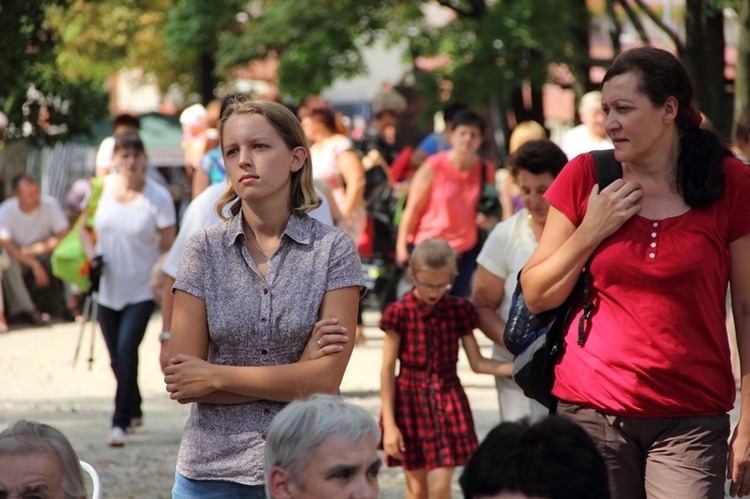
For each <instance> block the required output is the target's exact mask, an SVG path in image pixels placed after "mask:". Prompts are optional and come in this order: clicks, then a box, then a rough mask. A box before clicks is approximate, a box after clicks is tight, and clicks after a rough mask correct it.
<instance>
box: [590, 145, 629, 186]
mask: <svg viewBox="0 0 750 499" xmlns="http://www.w3.org/2000/svg"><path fill="white" fill-rule="evenodd" d="M591 155H592V156H594V164H595V165H596V178H597V182H598V184H599V192H601V191H602V189H604V188H605V187H607V186H608V185H609V184H611V183H612V182H614V181H615V180H617V179H618V178H622V165H621V164H620V162H619V161H617V159H615V150H614V149H605V150H603V151H591Z"/></svg>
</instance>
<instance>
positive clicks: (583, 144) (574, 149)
mask: <svg viewBox="0 0 750 499" xmlns="http://www.w3.org/2000/svg"><path fill="white" fill-rule="evenodd" d="M613 147H614V146H613V145H612V141H611V140H610V139H609V137H605V138H604V139H601V140H596V139H592V138H591V136H590V135H589V131H588V128H587V127H586V125H578V126H577V127H573V128H571V129H570V130H568V131H567V132H565V135H563V138H562V140H560V149H562V150H563V152H564V153H565V155H566V156H567V157H568V159H569V160H571V159H573V158H575V157H576V156H578V155H579V154H583V153H585V152H589V151H599V150H603V149H612V148H613Z"/></svg>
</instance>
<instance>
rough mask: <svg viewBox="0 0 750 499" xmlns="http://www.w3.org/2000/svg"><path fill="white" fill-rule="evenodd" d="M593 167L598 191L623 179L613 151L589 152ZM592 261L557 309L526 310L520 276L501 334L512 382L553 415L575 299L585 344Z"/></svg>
mask: <svg viewBox="0 0 750 499" xmlns="http://www.w3.org/2000/svg"><path fill="white" fill-rule="evenodd" d="M591 154H592V155H593V156H594V162H595V164H596V175H597V179H598V183H599V190H600V191H601V189H604V188H605V187H606V186H607V185H609V184H610V183H611V182H613V181H614V180H616V179H618V178H621V177H622V165H620V163H618V162H617V160H616V159H615V156H614V151H612V150H607V151H592V152H591ZM590 263H591V261H590V260H589V262H587V263H586V266H585V267H584V269H583V272H582V273H581V277H580V278H579V279H578V283H577V284H576V286H575V288H574V289H573V291H572V292H571V293H570V295H569V296H568V297H567V298H566V299H565V301H564V302H563V303H562V304H561V305H560V306H558V307H556V308H554V309H552V310H547V311H544V312H540V313H539V314H533V313H531V311H530V310H529V309H528V308H527V307H526V300H525V299H524V296H523V289H522V288H521V279H520V278H521V273H520V272H519V273H518V283H517V284H516V290H515V292H514V293H513V298H512V299H511V306H510V312H509V314H508V321H507V322H506V323H505V331H503V342H504V344H505V348H507V349H508V351H509V352H510V353H512V354H513V355H514V358H513V379H514V380H515V382H516V383H517V384H518V386H519V387H521V389H522V390H523V392H524V394H525V395H526V396H527V397H529V398H532V399H534V400H536V401H538V402H539V403H540V404H542V405H543V406H545V407H546V408H548V409H549V410H550V413H554V412H555V408H556V407H557V400H556V399H555V398H554V396H553V395H552V385H553V384H554V382H555V365H556V364H557V363H558V362H559V360H560V357H561V356H562V353H563V337H564V333H565V329H566V326H567V324H568V319H569V316H570V312H571V310H572V309H573V306H574V305H575V303H576V301H577V300H578V297H579V296H580V297H581V300H582V302H583V314H582V315H581V318H580V320H579V322H578V345H580V346H581V347H582V346H583V345H584V344H585V342H586V322H587V321H589V320H590V319H591V314H592V312H593V309H594V306H593V304H592V303H591V299H590V284H591V273H590V270H589V266H590Z"/></svg>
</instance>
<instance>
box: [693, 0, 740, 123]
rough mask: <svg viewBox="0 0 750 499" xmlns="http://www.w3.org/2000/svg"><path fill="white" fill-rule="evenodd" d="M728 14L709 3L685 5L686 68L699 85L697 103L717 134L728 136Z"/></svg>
mask: <svg viewBox="0 0 750 499" xmlns="http://www.w3.org/2000/svg"><path fill="white" fill-rule="evenodd" d="M724 46H725V43H724V15H723V13H722V11H721V9H713V8H710V7H709V6H708V5H707V2H706V0H687V1H686V3H685V47H686V51H685V57H686V60H685V61H684V62H685V65H686V67H687V69H688V72H689V73H690V76H691V77H692V79H693V84H694V85H695V91H694V96H695V101H696V103H697V104H698V107H699V108H700V110H701V111H702V112H703V113H704V114H705V115H706V116H708V117H709V118H710V120H711V122H712V123H713V126H714V129H715V130H716V132H717V133H719V134H721V135H723V136H725V137H728V136H729V133H730V130H731V126H732V125H731V121H732V120H731V107H730V104H729V103H730V100H729V96H728V94H727V91H726V81H725V78H724V68H725V66H726V62H725V60H724Z"/></svg>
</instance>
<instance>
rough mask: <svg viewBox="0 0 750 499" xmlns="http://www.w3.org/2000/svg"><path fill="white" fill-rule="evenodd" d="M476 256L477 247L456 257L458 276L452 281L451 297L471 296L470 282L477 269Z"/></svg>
mask: <svg viewBox="0 0 750 499" xmlns="http://www.w3.org/2000/svg"><path fill="white" fill-rule="evenodd" d="M477 256H479V246H478V245H477V246H474V247H473V248H471V249H470V250H467V251H464V252H463V253H460V254H458V255H456V257H457V258H456V264H457V266H458V275H457V276H456V280H455V281H453V287H452V288H451V291H450V295H451V296H459V297H461V298H468V297H469V295H470V294H471V282H472V281H473V280H474V271H475V270H476V269H477Z"/></svg>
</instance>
